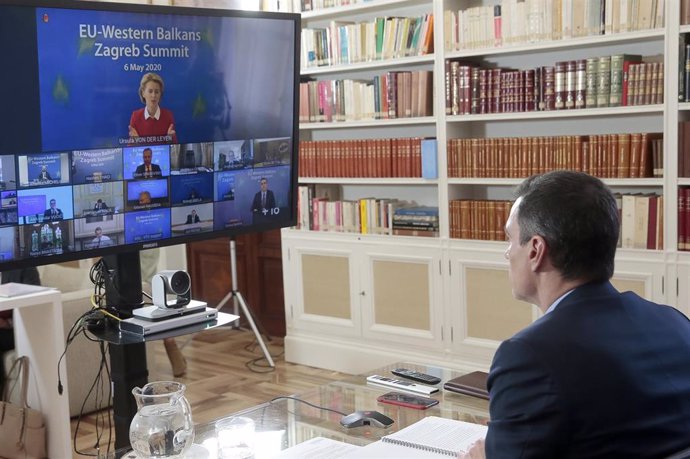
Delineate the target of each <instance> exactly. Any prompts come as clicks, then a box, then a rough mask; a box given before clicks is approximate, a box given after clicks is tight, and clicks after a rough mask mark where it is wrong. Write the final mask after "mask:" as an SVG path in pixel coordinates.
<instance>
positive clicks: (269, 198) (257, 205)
mask: <svg viewBox="0 0 690 459" xmlns="http://www.w3.org/2000/svg"><path fill="white" fill-rule="evenodd" d="M275 206H276V198H275V196H273V191H271V190H266V209H273V208H274V207H275ZM262 209H263V207H261V191H259V192H258V193H256V194H255V195H254V200H253V201H252V212H261V210H262Z"/></svg>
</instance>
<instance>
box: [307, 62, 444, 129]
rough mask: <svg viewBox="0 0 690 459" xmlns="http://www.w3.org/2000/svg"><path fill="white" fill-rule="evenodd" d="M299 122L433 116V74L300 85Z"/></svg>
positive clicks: (393, 74)
mask: <svg viewBox="0 0 690 459" xmlns="http://www.w3.org/2000/svg"><path fill="white" fill-rule="evenodd" d="M299 89H300V93H299V97H300V104H299V107H300V108H299V121H300V122H301V123H306V122H312V123H313V122H333V121H356V120H373V119H384V118H411V117H420V116H432V115H433V72H431V71H427V70H421V71H412V72H410V71H393V72H387V73H386V74H384V75H380V76H379V75H377V76H375V77H374V78H373V80H371V81H365V80H349V79H347V80H319V81H306V82H302V83H300V88H299Z"/></svg>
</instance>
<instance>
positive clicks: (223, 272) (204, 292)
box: [187, 230, 285, 337]
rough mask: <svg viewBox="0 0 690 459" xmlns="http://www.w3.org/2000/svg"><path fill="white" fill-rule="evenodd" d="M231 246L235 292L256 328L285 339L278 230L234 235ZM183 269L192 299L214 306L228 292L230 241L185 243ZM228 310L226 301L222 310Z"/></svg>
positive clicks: (224, 239) (230, 287)
mask: <svg viewBox="0 0 690 459" xmlns="http://www.w3.org/2000/svg"><path fill="white" fill-rule="evenodd" d="M235 246H236V249H237V254H236V258H237V283H238V290H239V292H240V293H241V294H242V296H243V297H244V299H245V301H246V302H247V305H248V306H249V308H251V310H252V311H253V313H254V315H255V317H256V319H258V320H257V322H258V324H257V325H259V327H260V328H261V327H262V326H263V329H264V330H265V331H266V332H267V333H268V334H269V335H271V336H281V337H282V336H285V307H284V300H283V268H282V259H281V252H280V230H273V231H266V232H263V233H252V234H245V235H241V236H237V237H236V238H235ZM187 267H188V270H189V274H190V276H191V278H192V295H193V298H196V299H200V300H203V301H206V302H207V303H208V304H209V306H211V307H215V306H216V305H217V304H218V303H219V302H220V301H221V300H222V299H223V298H224V297H225V295H227V294H228V292H230V291H231V290H232V285H231V284H232V282H231V276H230V239H229V238H227V237H225V238H218V239H210V240H208V241H201V242H192V243H189V244H187ZM232 308H233V305H232V302H231V301H228V302H227V303H226V304H225V306H224V307H223V310H224V311H225V312H232V310H233V309H232ZM240 316H242V311H241V310H240ZM243 319H244V318H243Z"/></svg>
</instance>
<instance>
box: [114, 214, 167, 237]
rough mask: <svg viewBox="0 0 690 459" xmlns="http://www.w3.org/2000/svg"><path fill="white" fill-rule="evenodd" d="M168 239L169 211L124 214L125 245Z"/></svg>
mask: <svg viewBox="0 0 690 459" xmlns="http://www.w3.org/2000/svg"><path fill="white" fill-rule="evenodd" d="M169 237H170V209H168V208H164V209H153V210H145V211H142V212H130V213H127V214H125V243H126V244H134V243H137V242H147V241H155V240H158V239H165V238H169Z"/></svg>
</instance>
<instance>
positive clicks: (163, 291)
mask: <svg viewBox="0 0 690 459" xmlns="http://www.w3.org/2000/svg"><path fill="white" fill-rule="evenodd" d="M191 286H192V280H191V278H190V277H189V274H188V273H187V271H177V270H168V271H161V272H159V273H157V274H156V275H154V276H153V278H151V289H152V295H153V305H154V306H158V307H159V308H181V307H182V306H186V305H188V304H189V302H190V300H191V299H192V293H191V292H192V289H191ZM168 295H175V296H176V299H174V300H170V299H168Z"/></svg>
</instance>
